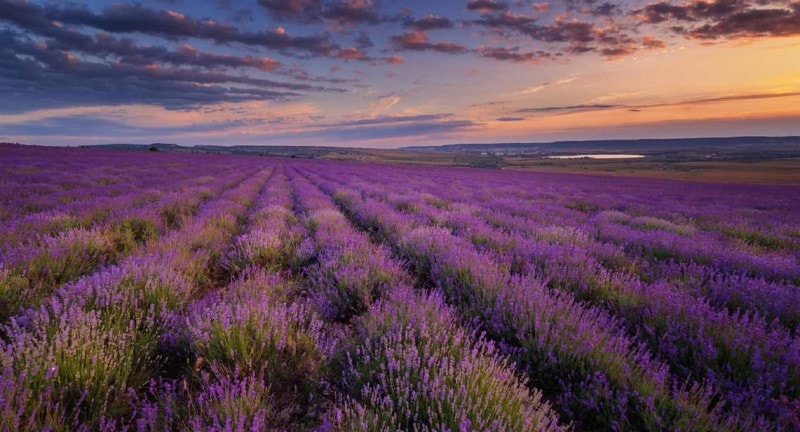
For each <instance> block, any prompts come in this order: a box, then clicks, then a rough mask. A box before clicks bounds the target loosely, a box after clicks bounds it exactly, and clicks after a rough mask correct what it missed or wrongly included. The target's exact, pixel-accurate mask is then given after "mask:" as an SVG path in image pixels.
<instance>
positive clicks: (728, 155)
mask: <svg viewBox="0 0 800 432" xmlns="http://www.w3.org/2000/svg"><path fill="white" fill-rule="evenodd" d="M86 147H94V148H97V147H100V148H115V149H125V150H140V151H148V150H149V151H170V152H191V153H217V154H236V155H252V156H279V157H295V158H309V159H315V158H333V159H351V160H383V161H397V162H415V163H429V162H434V159H431V156H432V155H433V154H437V155H439V156H440V157H439V158H438V159H435V163H444V164H448V165H466V166H483V167H502V166H505V165H508V162H513V161H512V160H517V159H519V158H538V159H545V158H547V157H549V156H568V155H582V154H619V153H625V154H631V153H632V154H639V155H644V156H646V157H647V159H648V161H661V162H676V161H708V160H724V161H740V162H751V161H759V160H773V159H786V158H800V137H797V136H789V137H730V138H678V139H639V140H595V141H556V142H547V143H501V144H448V145H440V146H409V147H401V148H400V149H396V150H388V149H369V148H352V147H351V148H345V147H321V146H309V147H305V146H268V145H265V146H258V145H234V146H219V145H197V146H181V145H178V144H169V143H152V144H100V145H93V146H86ZM428 159H431V160H430V161H429V160H428ZM512 164H513V163H512Z"/></svg>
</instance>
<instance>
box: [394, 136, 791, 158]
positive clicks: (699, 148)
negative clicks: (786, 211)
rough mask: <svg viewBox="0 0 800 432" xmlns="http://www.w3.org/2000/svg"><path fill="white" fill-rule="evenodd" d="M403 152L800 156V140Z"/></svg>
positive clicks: (418, 148)
mask: <svg viewBox="0 0 800 432" xmlns="http://www.w3.org/2000/svg"><path fill="white" fill-rule="evenodd" d="M402 149H404V150H416V151H432V152H455V153H464V152H467V153H484V152H486V153H491V154H501V155H503V156H508V155H514V154H526V155H536V154H540V155H562V154H563V155H568V154H575V153H576V152H578V153H586V152H592V153H617V152H625V153H630V152H634V153H637V154H645V155H657V154H662V155H663V154H668V153H685V152H687V151H688V152H704V153H708V152H723V153H731V152H734V153H737V152H738V153H752V152H769V153H787V152H788V153H791V154H793V155H794V154H799V153H800V137H797V136H789V137H729V138H673V139H638V140H595V141H555V142H546V143H500V144H448V145H440V146H409V147H402Z"/></svg>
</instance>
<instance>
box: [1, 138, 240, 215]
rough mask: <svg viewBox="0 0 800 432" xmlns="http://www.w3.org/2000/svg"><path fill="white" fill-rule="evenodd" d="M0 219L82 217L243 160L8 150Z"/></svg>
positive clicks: (2, 149) (226, 167) (6, 148)
mask: <svg viewBox="0 0 800 432" xmlns="http://www.w3.org/2000/svg"><path fill="white" fill-rule="evenodd" d="M0 153H2V154H3V156H4V157H3V158H0V160H1V161H2V162H0V173H2V174H3V175H2V179H3V180H2V183H0V184H2V189H3V191H4V193H3V194H2V195H0V216H1V217H0V219H3V220H5V221H6V222H7V223H8V222H14V219H18V218H20V217H25V216H34V215H37V214H38V215H39V216H44V215H45V214H46V213H50V214H53V215H56V214H68V215H76V216H77V215H83V216H84V217H85V216H87V215H88V214H87V213H86V212H85V210H86V207H87V206H86V203H92V202H94V201H95V200H96V199H97V198H98V197H103V198H106V197H107V198H113V197H116V196H119V195H123V194H125V193H127V192H129V191H133V190H135V189H142V190H144V189H149V188H153V187H159V186H160V185H161V184H163V183H167V182H168V181H169V180H171V179H174V178H181V177H183V176H195V177H200V176H202V175H205V174H207V173H208V170H209V168H212V167H213V168H216V169H223V170H228V171H229V170H231V169H233V168H234V167H235V165H237V162H238V163H239V164H240V163H242V162H245V163H246V161H243V160H238V161H235V160H228V161H224V162H223V161H216V160H213V159H209V158H203V157H198V156H194V157H193V158H192V159H193V160H192V162H193V163H192V164H187V163H186V162H185V161H182V160H181V158H180V157H179V156H178V157H176V155H169V154H158V155H151V154H146V155H138V157H133V154H130V153H128V152H110V151H104V150H90V151H87V150H77V149H53V148H37V147H27V146H26V147H20V148H18V149H17V148H14V147H13V146H8V147H3V148H0Z"/></svg>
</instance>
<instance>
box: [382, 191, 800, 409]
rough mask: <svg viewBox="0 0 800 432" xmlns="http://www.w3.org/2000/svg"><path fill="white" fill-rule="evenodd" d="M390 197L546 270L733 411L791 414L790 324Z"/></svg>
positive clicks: (415, 200)
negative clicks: (718, 394) (720, 306)
mask: <svg viewBox="0 0 800 432" xmlns="http://www.w3.org/2000/svg"><path fill="white" fill-rule="evenodd" d="M412 188H413V186H412ZM384 199H386V196H385V195H384ZM388 202H389V203H390V204H392V205H394V206H402V207H406V208H407V207H408V206H409V204H410V205H412V206H413V207H414V211H415V212H418V213H419V214H421V215H423V216H425V217H426V218H428V219H430V220H431V221H433V222H435V223H436V224H438V225H442V226H445V227H447V228H448V229H450V230H452V231H453V233H454V234H456V235H458V236H460V237H463V238H466V239H468V240H470V241H471V242H472V243H473V244H475V245H476V246H478V247H479V248H481V249H483V250H486V251H487V252H488V253H490V254H491V255H492V256H493V257H494V258H495V259H496V260H498V261H500V262H503V263H505V264H506V265H508V266H509V268H512V269H514V268H516V270H517V271H518V272H521V273H522V274H528V275H531V276H536V275H539V274H541V275H544V276H545V277H546V278H547V279H548V280H549V283H550V285H552V286H555V287H558V288H560V289H565V290H568V291H570V292H573V293H575V295H576V296H577V297H578V298H580V299H582V300H587V301H589V302H591V303H593V304H597V305H598V306H601V307H604V308H606V309H609V310H611V311H612V312H614V313H615V314H617V315H619V316H621V317H623V318H624V319H625V320H626V323H627V325H628V328H629V329H630V331H631V332H632V333H633V334H638V335H639V336H640V337H641V338H643V340H644V341H645V342H646V343H647V344H648V346H649V347H650V349H651V350H652V351H653V352H656V353H658V354H659V355H660V356H661V357H662V358H664V359H665V360H666V361H667V363H669V364H670V366H671V369H672V370H673V371H674V372H676V374H677V375H678V376H680V377H681V378H688V377H690V376H691V377H694V379H702V380H704V381H706V382H708V383H710V384H711V385H713V386H714V387H715V388H718V389H720V390H721V391H722V392H723V394H724V396H725V399H726V401H727V402H728V404H729V407H730V408H732V409H734V410H737V411H738V412H753V413H754V416H761V415H768V416H770V417H773V418H778V419H779V420H778V422H779V423H783V422H786V421H790V419H791V418H792V416H793V415H794V413H793V406H794V405H795V403H794V402H793V401H794V400H796V399H797V397H798V383H800V376H798V373H800V372H798V371H800V357H798V355H800V348H799V347H798V342H797V340H796V339H793V338H792V335H791V334H790V333H789V332H788V331H787V330H786V329H784V328H781V327H776V326H774V325H773V326H770V325H768V324H767V322H766V321H764V320H763V319H761V318H759V317H757V316H751V315H746V314H733V315H731V314H729V313H728V312H727V311H718V310H715V309H714V308H713V307H711V306H710V305H709V304H708V303H706V302H705V301H703V300H702V299H698V298H695V297H693V296H691V295H687V294H686V293H683V292H676V291H674V290H672V289H671V288H670V287H669V286H666V285H665V284H664V283H655V284H647V283H643V282H642V281H640V280H638V279H637V278H636V277H635V276H632V275H625V274H621V273H616V274H615V273H609V272H607V271H605V270H604V269H603V267H602V266H601V265H600V264H599V263H598V262H593V260H592V259H591V258H587V257H586V255H585V253H584V251H583V250H581V248H580V247H576V246H575V245H560V244H548V243H543V242H538V241H535V240H531V239H528V238H525V237H524V236H520V235H519V233H505V232H502V231H499V230H497V229H494V228H493V227H491V226H488V224H486V223H485V222H484V221H483V220H481V219H480V218H477V217H475V216H473V212H472V211H470V208H469V207H467V206H450V210H449V211H448V210H443V209H441V208H439V207H434V206H430V205H428V204H427V203H426V202H425V201H424V200H423V199H422V198H420V196H419V195H418V194H416V193H414V192H409V193H407V194H405V195H404V196H401V197H398V198H395V199H391V198H389V200H388ZM787 399H788V401H787V402H788V403H787V402H784V401H786V400H787ZM782 419H785V420H782Z"/></svg>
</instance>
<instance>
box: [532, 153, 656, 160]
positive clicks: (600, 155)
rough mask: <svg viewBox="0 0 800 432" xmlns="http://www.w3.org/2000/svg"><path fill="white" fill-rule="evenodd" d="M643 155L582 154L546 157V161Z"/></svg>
mask: <svg viewBox="0 0 800 432" xmlns="http://www.w3.org/2000/svg"><path fill="white" fill-rule="evenodd" d="M643 157H644V155H637V154H584V155H566V156H548V157H547V158H548V159H582V158H587V159H641V158H643Z"/></svg>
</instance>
